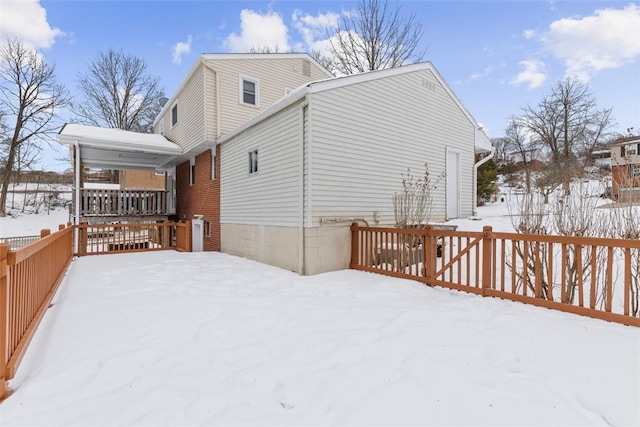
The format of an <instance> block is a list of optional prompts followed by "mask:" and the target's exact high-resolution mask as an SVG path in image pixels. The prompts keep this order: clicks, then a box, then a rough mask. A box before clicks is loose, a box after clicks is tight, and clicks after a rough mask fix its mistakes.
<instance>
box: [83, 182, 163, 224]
mask: <svg viewBox="0 0 640 427" xmlns="http://www.w3.org/2000/svg"><path fill="white" fill-rule="evenodd" d="M167 194H168V193H167V192H166V191H152V190H98V189H87V188H83V189H81V190H80V216H85V217H90V216H126V215H129V216H153V215H167Z"/></svg>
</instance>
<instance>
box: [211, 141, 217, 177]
mask: <svg viewBox="0 0 640 427" xmlns="http://www.w3.org/2000/svg"><path fill="white" fill-rule="evenodd" d="M211 179H216V149H215V148H212V149H211Z"/></svg>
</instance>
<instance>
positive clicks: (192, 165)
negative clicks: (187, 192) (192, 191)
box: [189, 158, 196, 185]
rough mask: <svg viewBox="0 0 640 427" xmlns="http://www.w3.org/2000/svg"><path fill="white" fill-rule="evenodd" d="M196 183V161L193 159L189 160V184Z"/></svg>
mask: <svg viewBox="0 0 640 427" xmlns="http://www.w3.org/2000/svg"><path fill="white" fill-rule="evenodd" d="M195 183H196V159H195V158H193V159H191V160H189V184H190V185H193V184H195Z"/></svg>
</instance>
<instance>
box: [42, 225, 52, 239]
mask: <svg viewBox="0 0 640 427" xmlns="http://www.w3.org/2000/svg"><path fill="white" fill-rule="evenodd" d="M49 234H51V230H49V229H48V228H43V229H42V230H40V238H41V239H42V238H43V237H47V236H48V235H49Z"/></svg>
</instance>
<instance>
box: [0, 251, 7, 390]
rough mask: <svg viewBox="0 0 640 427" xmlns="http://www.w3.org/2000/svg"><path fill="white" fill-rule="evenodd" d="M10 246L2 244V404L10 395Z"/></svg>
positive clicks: (0, 357) (0, 386) (0, 320)
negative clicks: (8, 365)
mask: <svg viewBox="0 0 640 427" xmlns="http://www.w3.org/2000/svg"><path fill="white" fill-rule="evenodd" d="M8 255H9V245H8V244H6V243H2V244H0V402H1V401H2V400H3V399H5V398H7V397H8V395H9V386H8V384H7V376H6V372H7V363H8V362H9V269H8V265H7V258H8Z"/></svg>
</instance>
